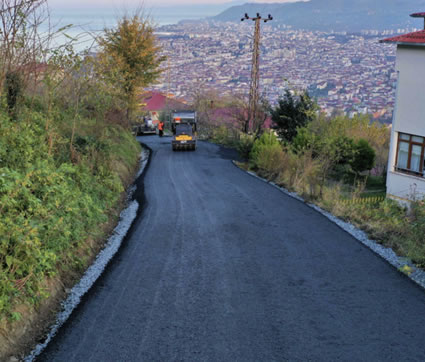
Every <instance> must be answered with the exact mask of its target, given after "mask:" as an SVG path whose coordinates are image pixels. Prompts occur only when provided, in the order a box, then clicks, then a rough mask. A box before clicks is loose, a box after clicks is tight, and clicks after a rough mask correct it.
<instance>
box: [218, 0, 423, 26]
mask: <svg viewBox="0 0 425 362" xmlns="http://www.w3.org/2000/svg"><path fill="white" fill-rule="evenodd" d="M257 12H260V13H261V15H263V16H267V15H268V14H269V13H270V14H272V16H273V17H274V23H275V24H277V23H280V24H286V25H291V26H292V27H293V28H296V29H307V30H319V31H332V30H333V31H348V32H356V31H360V30H371V29H375V30H387V29H400V28H402V29H405V28H407V27H409V28H412V27H416V28H422V27H423V20H422V19H414V18H411V17H409V14H411V13H414V12H425V0H311V1H309V2H296V3H284V4H277V3H275V4H261V3H252V4H250V3H248V4H244V5H239V6H232V7H230V8H229V9H227V10H225V11H223V12H222V13H221V14H219V15H217V16H215V17H213V18H211V19H213V20H220V21H235V22H239V21H240V19H241V17H242V16H243V15H244V14H245V13H248V14H249V15H250V16H254V15H255V13H257Z"/></svg>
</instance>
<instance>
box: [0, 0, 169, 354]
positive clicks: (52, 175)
mask: <svg viewBox="0 0 425 362" xmlns="http://www.w3.org/2000/svg"><path fill="white" fill-rule="evenodd" d="M46 5H47V4H46V1H38V0H33V1H24V0H22V1H15V0H13V1H12V0H10V1H5V2H3V3H2V5H1V9H0V17H1V19H0V20H3V21H1V22H0V24H3V26H2V28H0V41H1V47H0V59H1V62H0V85H1V86H0V215H1V217H0V326H2V328H9V327H5V326H6V325H7V324H10V323H12V324H13V321H17V320H20V319H21V318H22V317H23V315H22V313H21V312H20V311H21V310H22V308H20V307H19V306H20V305H26V306H27V307H28V308H30V309H31V308H32V309H34V307H36V306H38V305H39V304H40V302H41V301H43V300H44V299H45V298H48V297H49V285H50V281H51V280H61V278H62V277H65V279H66V278H67V277H68V276H69V275H74V274H75V273H76V272H77V273H78V272H81V271H82V270H83V269H84V268H85V267H86V266H87V263H88V262H89V261H90V260H91V259H92V258H93V255H94V253H95V252H96V251H97V250H98V249H99V241H101V240H103V238H105V236H106V235H105V232H107V231H108V230H110V229H111V225H109V224H111V221H114V220H116V215H117V214H118V213H119V209H118V207H119V205H120V203H122V201H123V197H124V196H125V193H123V192H124V191H125V188H126V187H127V186H128V185H129V184H130V183H131V182H132V178H133V176H134V172H135V170H136V168H137V165H138V158H139V155H140V151H141V147H140V145H139V143H138V142H137V141H136V139H135V138H134V137H133V135H132V134H131V132H130V124H131V121H132V119H131V118H130V117H135V116H136V114H135V109H134V108H135V107H134V103H135V101H134V94H135V93H136V92H137V91H138V89H140V87H144V86H146V85H147V84H149V83H150V82H152V81H153V80H155V78H156V77H157V76H158V75H159V72H158V71H157V67H158V65H159V63H160V62H161V61H162V60H161V59H160V58H157V56H156V54H157V52H158V50H159V49H158V48H157V47H156V46H155V39H154V37H153V28H152V26H151V25H150V23H149V22H148V21H146V20H145V19H143V18H142V17H140V16H139V15H138V14H136V15H135V16H134V17H132V18H126V17H124V18H123V19H121V20H119V21H118V25H117V28H116V29H108V30H107V31H106V32H105V34H106V35H104V36H101V37H100V38H98V39H97V40H98V43H100V47H99V48H98V53H97V55H95V56H93V55H92V53H88V52H87V53H86V54H77V53H76V52H75V51H74V49H73V46H72V42H71V43H69V44H65V45H62V46H59V47H54V46H52V39H53V38H54V37H55V36H56V35H57V33H54V32H51V31H50V32H49V33H46V32H44V31H43V32H42V33H41V32H40V31H39V25H40V24H41V23H42V22H43V21H45V20H47V19H48V17H46V16H47V15H48V12H47V8H46ZM126 27H127V28H126ZM129 27H130V29H128V28H129ZM123 29H124V31H123ZM61 31H63V29H62V30H60V31H59V32H61ZM120 42H121V43H120ZM123 42H125V43H123ZM111 44H112V45H111ZM120 44H121V45H120ZM125 51H126V52H127V53H125ZM128 59H130V60H131V64H132V67H133V68H137V69H139V73H138V74H136V75H135V76H132V75H134V74H135V69H133V68H131V67H130V68H129V66H128V61H129V60H128ZM143 67H145V68H146V69H147V72H143V70H140V68H143ZM146 74H147V75H146ZM107 225H109V227H107ZM0 342H1V341H0ZM0 347H1V343H0ZM0 349H1V348H0ZM0 359H1V354H0Z"/></svg>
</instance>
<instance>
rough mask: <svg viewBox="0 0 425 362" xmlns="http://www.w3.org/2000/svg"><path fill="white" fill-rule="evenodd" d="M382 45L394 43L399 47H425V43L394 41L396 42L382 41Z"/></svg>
mask: <svg viewBox="0 0 425 362" xmlns="http://www.w3.org/2000/svg"><path fill="white" fill-rule="evenodd" d="M379 42H380V43H394V44H397V45H409V46H416V47H425V43H410V42H405V41H394V40H385V39H384V40H380V41H379Z"/></svg>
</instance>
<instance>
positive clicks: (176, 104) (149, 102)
mask: <svg viewBox="0 0 425 362" xmlns="http://www.w3.org/2000/svg"><path fill="white" fill-rule="evenodd" d="M140 101H141V102H140V106H141V108H142V109H143V110H144V111H147V112H148V113H149V114H150V117H151V119H152V121H153V122H154V123H156V122H158V119H159V118H158V117H159V113H160V112H161V111H165V110H173V111H182V110H189V109H190V106H188V105H187V104H186V102H185V101H184V100H182V99H175V98H171V97H167V96H166V95H165V94H163V93H160V92H147V93H145V94H142V96H141V99H140Z"/></svg>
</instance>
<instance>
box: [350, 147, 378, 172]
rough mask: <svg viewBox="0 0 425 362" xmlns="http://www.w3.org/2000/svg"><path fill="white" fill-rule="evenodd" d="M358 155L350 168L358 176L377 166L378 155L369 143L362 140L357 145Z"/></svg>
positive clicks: (356, 154)
mask: <svg viewBox="0 0 425 362" xmlns="http://www.w3.org/2000/svg"><path fill="white" fill-rule="evenodd" d="M355 149H356V153H355V156H354V159H353V160H352V162H350V166H351V168H352V169H353V171H354V172H355V173H356V174H359V173H361V172H363V171H368V170H371V169H372V167H373V166H374V164H375V158H376V154H375V151H374V149H373V148H372V147H371V146H370V145H369V143H368V142H367V141H366V140H364V139H360V140H359V141H358V142H357V143H356V145H355Z"/></svg>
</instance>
